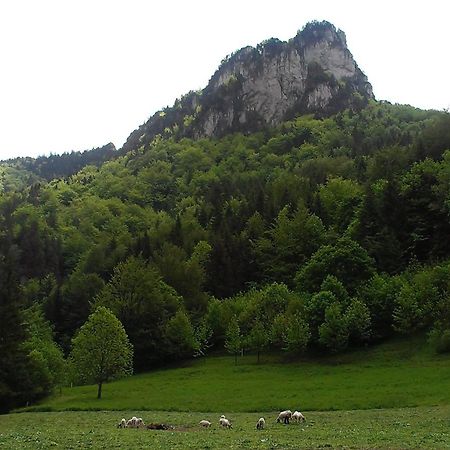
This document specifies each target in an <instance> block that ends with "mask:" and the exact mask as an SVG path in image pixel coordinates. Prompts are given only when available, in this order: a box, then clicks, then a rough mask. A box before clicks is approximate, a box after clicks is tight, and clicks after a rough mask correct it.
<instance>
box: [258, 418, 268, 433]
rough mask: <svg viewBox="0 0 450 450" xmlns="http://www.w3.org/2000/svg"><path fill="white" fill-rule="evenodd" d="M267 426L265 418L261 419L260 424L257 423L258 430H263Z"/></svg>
mask: <svg viewBox="0 0 450 450" xmlns="http://www.w3.org/2000/svg"><path fill="white" fill-rule="evenodd" d="M265 426H266V421H265V419H264V417H260V419H259V420H258V422H256V429H257V430H263V429H264V427H265Z"/></svg>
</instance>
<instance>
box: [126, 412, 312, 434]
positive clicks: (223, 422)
mask: <svg viewBox="0 0 450 450" xmlns="http://www.w3.org/2000/svg"><path fill="white" fill-rule="evenodd" d="M290 420H293V421H294V422H297V423H298V422H304V421H306V419H305V416H304V415H303V414H302V413H301V412H299V411H294V412H292V411H291V410H290V409H287V410H286V411H281V412H280V414H278V417H277V423H281V422H282V423H284V424H289V421H290ZM159 425H160V427H156V426H155V424H151V425H147V426H146V425H145V423H144V421H143V420H142V418H141V417H132V418H131V419H129V420H125V419H122V420H121V421H120V422H119V423H118V425H117V428H149V429H162V430H164V429H167V428H166V427H168V426H167V425H163V424H159ZM199 425H200V426H202V427H204V428H209V427H210V426H211V422H210V421H209V420H201V421H200V422H199ZM219 425H220V426H222V427H224V428H233V426H232V425H231V421H230V420H229V419H227V418H226V417H225V416H224V415H221V416H220V419H219ZM265 426H266V420H265V419H264V417H261V418H260V419H259V420H258V422H256V429H257V430H263V429H264V428H265Z"/></svg>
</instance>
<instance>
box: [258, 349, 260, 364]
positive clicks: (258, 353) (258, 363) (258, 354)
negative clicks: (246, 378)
mask: <svg viewBox="0 0 450 450" xmlns="http://www.w3.org/2000/svg"><path fill="white" fill-rule="evenodd" d="M259 354H260V351H259V350H258V364H259Z"/></svg>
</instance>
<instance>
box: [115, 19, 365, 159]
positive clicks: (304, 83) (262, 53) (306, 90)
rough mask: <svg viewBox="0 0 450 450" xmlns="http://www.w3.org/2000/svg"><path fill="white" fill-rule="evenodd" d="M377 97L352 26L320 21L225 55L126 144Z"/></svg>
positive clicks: (245, 127)
mask: <svg viewBox="0 0 450 450" xmlns="http://www.w3.org/2000/svg"><path fill="white" fill-rule="evenodd" d="M370 98H373V93H372V87H371V85H370V83H369V82H368V81H367V77H366V76H365V75H364V74H363V73H362V71H361V70H360V69H359V68H358V66H357V64H356V62H355V60H354V59H353V56H352V54H351V53H350V51H349V50H348V48H347V43H346V39H345V34H344V32H343V31H341V30H336V28H335V27H334V26H333V25H332V24H330V23H328V22H312V23H309V24H307V25H306V26H305V27H304V28H303V30H301V31H300V32H299V33H298V34H297V35H296V36H295V37H294V38H293V39H291V40H289V41H288V42H282V41H280V40H278V39H269V40H267V41H265V42H263V43H261V44H259V45H258V46H257V47H256V48H254V47H244V48H242V49H241V50H239V51H237V52H235V53H234V54H232V55H230V56H228V57H227V58H225V60H224V61H222V64H221V66H220V67H219V69H218V70H217V71H216V73H215V74H214V75H213V76H212V78H211V80H210V81H209V83H208V86H206V88H205V89H203V90H202V91H200V92H190V93H189V94H187V95H186V96H184V97H183V98H182V99H181V100H177V101H176V102H175V104H174V106H173V107H171V108H166V109H165V110H163V111H161V112H159V113H157V114H155V115H154V116H153V117H152V118H150V119H149V121H148V122H147V123H145V124H144V125H142V126H141V127H140V128H139V129H138V130H135V131H134V132H133V133H132V134H131V135H130V137H129V138H128V141H127V142H126V143H125V145H124V148H123V150H124V151H128V150H131V149H133V148H138V147H140V146H142V145H145V144H146V143H148V142H149V141H151V140H152V139H153V138H154V137H155V136H156V135H157V134H161V135H163V136H175V137H177V138H179V137H193V138H201V137H211V136H216V137H220V136H222V135H224V134H226V133H229V132H234V131H242V132H253V131H256V130H259V129H262V128H264V127H266V126H273V125H277V124H278V123H280V122H282V121H283V120H287V119H290V118H292V117H294V116H295V115H298V114H303V113H314V114H316V115H320V116H324V115H329V114H333V113H335V112H337V111H339V110H342V109H344V108H361V107H362V106H364V105H365V104H366V103H367V101H368V100H369V99H370Z"/></svg>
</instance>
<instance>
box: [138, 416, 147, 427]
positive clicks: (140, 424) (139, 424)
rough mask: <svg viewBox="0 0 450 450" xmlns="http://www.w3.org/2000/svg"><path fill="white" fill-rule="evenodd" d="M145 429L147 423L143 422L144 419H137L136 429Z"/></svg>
mask: <svg viewBox="0 0 450 450" xmlns="http://www.w3.org/2000/svg"><path fill="white" fill-rule="evenodd" d="M144 427H145V423H144V421H143V420H142V417H138V418H137V419H136V428H144Z"/></svg>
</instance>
